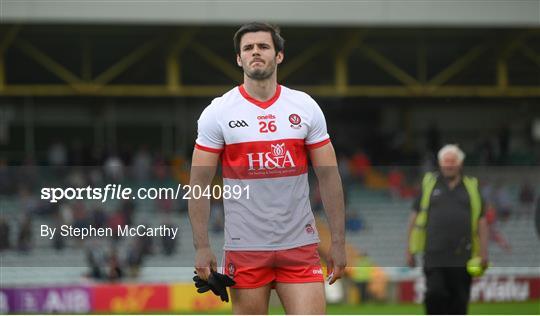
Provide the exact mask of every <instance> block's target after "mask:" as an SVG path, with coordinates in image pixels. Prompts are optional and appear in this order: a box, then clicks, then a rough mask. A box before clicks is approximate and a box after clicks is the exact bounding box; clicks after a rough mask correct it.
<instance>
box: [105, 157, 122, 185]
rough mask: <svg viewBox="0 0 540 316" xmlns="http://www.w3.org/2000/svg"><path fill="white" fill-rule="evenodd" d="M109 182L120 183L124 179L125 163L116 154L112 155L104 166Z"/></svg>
mask: <svg viewBox="0 0 540 316" xmlns="http://www.w3.org/2000/svg"><path fill="white" fill-rule="evenodd" d="M103 169H104V172H105V177H106V178H107V180H110V181H113V182H119V181H121V180H122V179H123V178H124V163H123V162H122V160H121V159H120V157H119V156H118V155H116V154H111V155H109V157H107V159H105V162H104V164H103Z"/></svg>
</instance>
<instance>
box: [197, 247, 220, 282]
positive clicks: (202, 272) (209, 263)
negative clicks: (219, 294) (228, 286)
mask: <svg viewBox="0 0 540 316" xmlns="http://www.w3.org/2000/svg"><path fill="white" fill-rule="evenodd" d="M216 270H217V259H216V256H215V255H214V253H213V252H212V249H210V247H205V248H199V249H197V251H196V253H195V271H196V272H197V275H198V276H199V277H200V278H201V279H202V280H204V281H206V280H208V277H209V276H210V272H211V271H216Z"/></svg>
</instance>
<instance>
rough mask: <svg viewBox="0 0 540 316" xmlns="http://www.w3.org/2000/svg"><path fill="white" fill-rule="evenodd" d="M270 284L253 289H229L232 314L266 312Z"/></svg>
mask: <svg viewBox="0 0 540 316" xmlns="http://www.w3.org/2000/svg"><path fill="white" fill-rule="evenodd" d="M270 290H271V284H267V285H264V286H261V287H258V288H254V289H231V299H232V308H233V314H236V315H239V314H243V315H245V314H252V315H253V314H254V315H260V314H268V302H269V300H270Z"/></svg>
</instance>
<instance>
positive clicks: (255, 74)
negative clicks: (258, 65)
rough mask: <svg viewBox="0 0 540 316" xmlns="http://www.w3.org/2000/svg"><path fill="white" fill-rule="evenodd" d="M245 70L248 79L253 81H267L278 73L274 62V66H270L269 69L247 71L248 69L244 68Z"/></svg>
mask: <svg viewBox="0 0 540 316" xmlns="http://www.w3.org/2000/svg"><path fill="white" fill-rule="evenodd" d="M243 68H244V72H245V73H246V76H248V78H250V79H253V80H266V79H268V78H270V77H272V75H273V74H274V71H276V63H275V60H274V61H273V62H272V64H271V65H269V67H267V68H265V69H255V70H252V71H249V70H247V67H243Z"/></svg>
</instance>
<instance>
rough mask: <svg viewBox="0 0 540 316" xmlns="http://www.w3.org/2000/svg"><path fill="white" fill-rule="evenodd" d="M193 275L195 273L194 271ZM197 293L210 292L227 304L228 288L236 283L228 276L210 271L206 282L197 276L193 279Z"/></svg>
mask: <svg viewBox="0 0 540 316" xmlns="http://www.w3.org/2000/svg"><path fill="white" fill-rule="evenodd" d="M195 273H197V272H196V271H195ZM193 281H194V282H195V287H197V292H199V293H204V292H208V291H209V290H211V291H212V292H213V293H214V294H215V295H217V296H219V297H220V298H221V300H222V301H223V302H229V293H228V292H227V287H228V286H233V285H235V284H236V283H235V282H234V280H233V279H231V278H230V277H229V276H228V275H225V274H221V273H217V272H216V271H212V272H211V273H210V276H209V277H208V281H205V280H203V279H201V278H200V277H199V276H198V275H196V276H194V277H193Z"/></svg>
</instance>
